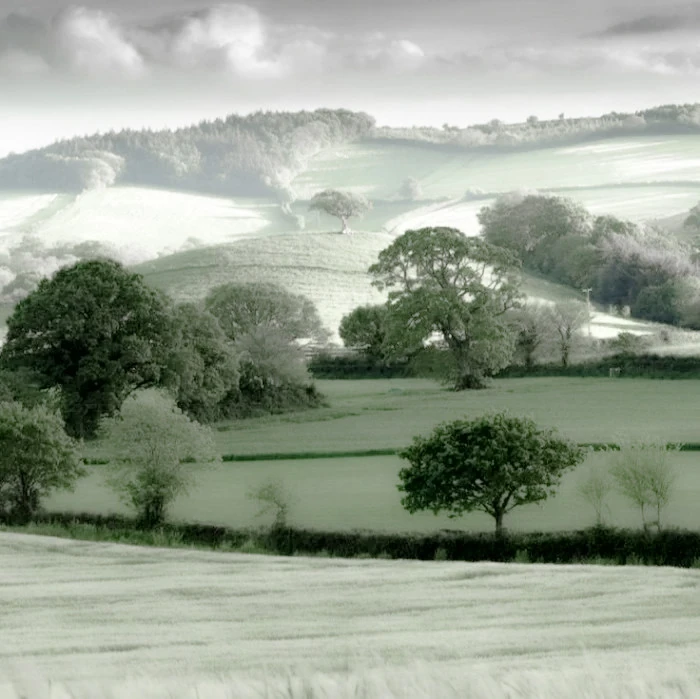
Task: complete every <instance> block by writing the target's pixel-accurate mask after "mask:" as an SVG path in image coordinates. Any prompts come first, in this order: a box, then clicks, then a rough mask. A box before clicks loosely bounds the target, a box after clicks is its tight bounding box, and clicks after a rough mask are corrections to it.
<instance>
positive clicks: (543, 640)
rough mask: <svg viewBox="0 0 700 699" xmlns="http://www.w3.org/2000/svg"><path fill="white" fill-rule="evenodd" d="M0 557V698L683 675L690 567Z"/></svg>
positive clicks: (546, 684) (82, 544) (625, 683)
mask: <svg viewBox="0 0 700 699" xmlns="http://www.w3.org/2000/svg"><path fill="white" fill-rule="evenodd" d="M0 564H1V566H2V570H3V585H2V586H0V609H1V610H2V618H3V634H2V636H1V637H0V697H4V696H16V694H20V693H21V692H22V691H23V690H24V696H28V697H31V698H32V699H34V698H35V697H39V696H48V694H47V693H46V681H47V680H50V681H51V682H52V685H53V691H54V694H53V695H52V696H55V697H58V696H68V697H75V698H77V697H87V696H90V697H99V696H107V691H108V690H111V689H114V691H115V692H118V693H115V694H112V695H111V696H119V697H126V696H149V697H160V696H163V697H165V696H175V697H183V699H184V697H186V696H187V697H188V698H189V697H192V696H193V695H194V690H193V689H192V690H189V688H191V687H194V686H198V691H199V693H200V694H199V696H207V697H218V696H221V697H224V696H232V697H233V696H235V697H251V699H252V698H253V697H260V698H261V699H262V697H265V696H267V697H270V696H275V697H290V699H291V698H296V697H299V698H301V697H329V696H333V697H355V698H359V697H367V698H368V699H369V698H370V697H386V698H387V699H389V698H390V697H407V698H408V697H428V696H430V697H434V696H440V697H446V698H447V699H449V698H450V697H484V698H485V697H489V699H493V698H494V697H519V696H522V697H525V696H527V697H543V698H544V697H555V696H556V697H559V696H577V697H610V699H613V698H615V699H618V698H621V697H623V696H624V697H637V696H638V697H652V696H664V697H673V696H678V697H682V696H695V694H693V691H694V690H696V689H697V688H699V687H700V677H698V675H697V667H696V665H695V660H696V658H697V656H698V652H700V596H698V594H697V590H698V586H699V585H700V572H698V571H697V570H681V569H671V568H642V567H624V568H623V567H605V566H580V565H572V566H555V565H528V566H524V565H519V564H498V563H461V562H448V561H445V562H419V561H380V560H351V559H324V558H317V557H302V556H298V557H293V558H283V557H277V556H251V555H245V554H239V553H219V552H204V551H195V550H189V549H165V548H148V549H147V548H143V547H138V546H130V545H121V544H104V543H99V542H90V541H70V540H66V539H57V538H52V537H43V536H31V537H29V536H26V535H22V534H13V533H8V532H0ZM49 572H50V575H47V573H49ZM582 599H585V600H586V604H585V605H582V604H581V600H582ZM635 665H643V668H644V669H643V670H641V671H640V670H638V669H637V668H634V666H635ZM555 668H556V670H555ZM42 680H43V681H44V685H43V686H42ZM3 683H4V684H3ZM176 685H177V688H176ZM266 685H267V694H266V693H265V692H266ZM10 686H12V687H13V688H15V689H16V690H17V692H16V694H15V695H13V694H10V693H9V690H8V687H10ZM59 686H62V687H64V688H65V690H66V693H64V694H59V689H58V688H59ZM186 688H187V689H188V691H189V693H186ZM41 690H43V692H44V694H40V691H41ZM98 691H99V692H100V693H98ZM102 691H104V693H102ZM167 691H172V692H174V693H173V694H170V695H168V694H167V693H166V692H167ZM572 691H573V694H572V693H571V692H572ZM3 692H4V694H3ZM128 692H131V694H129V693H128ZM178 692H179V693H178ZM226 692H228V694H227V693H226ZM273 692H274V693H273ZM634 692H636V693H634ZM674 692H675V693H674ZM683 692H685V694H683Z"/></svg>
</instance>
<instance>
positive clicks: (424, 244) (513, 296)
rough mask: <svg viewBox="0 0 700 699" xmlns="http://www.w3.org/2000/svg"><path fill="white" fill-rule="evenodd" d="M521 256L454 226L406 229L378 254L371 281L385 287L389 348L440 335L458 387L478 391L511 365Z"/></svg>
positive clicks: (448, 373)
mask: <svg viewBox="0 0 700 699" xmlns="http://www.w3.org/2000/svg"><path fill="white" fill-rule="evenodd" d="M518 267H519V264H518V261H517V259H516V258H515V256H514V255H513V254H512V253H510V252H509V251H507V250H504V249H502V248H498V247H495V246H493V245H490V244H489V243H487V242H486V241H484V240H482V239H481V238H470V237H467V236H465V235H464V234H463V233H462V232H461V231H458V230H457V229H455V228H443V227H439V228H421V229H420V230H409V231H406V232H405V233H404V234H403V235H401V236H399V237H398V238H396V240H394V242H393V243H392V244H391V245H390V246H389V247H387V248H385V249H384V250H382V251H381V252H380V253H379V260H378V262H377V263H376V264H374V265H372V266H371V267H370V268H369V274H370V275H371V276H372V277H374V281H373V282H372V285H373V286H375V287H377V288H378V289H379V290H380V291H381V290H383V289H384V288H387V289H389V300H388V305H387V308H388V309H389V322H388V332H387V341H386V346H388V347H390V348H392V351H393V352H399V351H401V348H413V347H416V346H417V345H421V344H423V343H425V342H427V341H428V340H429V339H430V338H431V336H432V335H433V334H434V333H438V334H439V335H440V336H441V337H442V341H443V342H444V344H445V346H446V347H447V350H448V353H447V356H448V357H449V360H450V363H449V365H448V366H447V367H446V368H445V374H446V378H447V380H449V381H451V382H452V385H453V387H454V389H455V390H463V389H466V388H483V387H484V386H485V385H486V383H485V381H486V377H487V376H488V375H490V374H492V373H494V372H496V371H498V370H499V369H502V368H505V367H506V366H508V364H509V363H510V360H511V358H512V355H513V351H514V348H515V331H514V330H513V328H512V325H511V324H510V323H509V320H508V317H507V316H506V313H507V312H508V311H509V310H510V309H512V308H516V307H518V306H519V305H520V301H519V299H520V297H521V294H520V291H519V279H518V276H517V271H518Z"/></svg>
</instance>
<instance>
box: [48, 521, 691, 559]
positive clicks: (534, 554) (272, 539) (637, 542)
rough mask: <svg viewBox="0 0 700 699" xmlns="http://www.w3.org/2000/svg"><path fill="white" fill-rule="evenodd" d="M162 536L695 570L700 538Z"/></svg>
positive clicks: (213, 532)
mask: <svg viewBox="0 0 700 699" xmlns="http://www.w3.org/2000/svg"><path fill="white" fill-rule="evenodd" d="M34 522H37V523H42V522H43V523H52V524H58V525H61V526H64V527H65V528H66V529H67V530H70V527H71V525H74V524H75V523H81V524H92V525H95V526H96V527H99V528H103V529H105V530H110V531H112V532H114V534H115V536H116V535H117V533H118V532H119V531H131V532H137V531H142V532H144V533H145V532H146V531H147V530H142V529H139V527H137V526H136V523H135V520H134V519H132V518H128V517H124V516H122V515H95V514H89V513H80V514H73V513H66V512H58V513H57V512H54V513H46V512H45V513H43V514H39V515H37V516H36V517H35V518H34ZM160 531H163V532H166V533H169V534H174V535H176V536H177V537H178V538H180V539H181V541H182V543H183V544H186V545H189V544H195V545H200V546H207V547H211V548H213V549H216V548H220V547H221V546H222V545H227V546H229V547H240V546H241V545H242V544H243V543H244V542H245V541H246V540H248V539H250V538H251V536H252V537H255V538H256V540H257V543H258V544H260V545H262V546H264V547H265V548H266V549H267V550H269V551H270V552H271V553H275V554H277V555H287V556H288V555H292V554H302V555H304V554H314V553H323V554H326V555H330V556H342V557H356V556H370V557H385V558H395V559H418V560H435V559H439V560H455V561H501V562H511V561H516V560H517V561H523V560H529V561H532V562H541V563H583V562H587V561H595V560H597V559H601V558H602V559H606V560H609V561H611V562H614V563H616V564H618V565H625V564H630V563H635V564H639V563H644V564H647V565H666V566H676V567H684V568H687V567H691V566H694V567H695V566H698V565H699V564H700V531H689V530H681V529H665V530H663V531H661V532H654V533H651V532H644V531H641V530H624V529H616V528H611V527H593V528H589V529H584V530H580V531H572V532H552V533H549V532H548V533H542V532H535V533H522V532H505V534H504V536H503V537H502V538H497V537H496V536H495V535H494V534H485V533H473V532H466V531H454V530H444V529H443V530H441V531H438V532H434V533H400V534H392V533H383V532H373V531H367V530H355V531H351V532H325V531H316V530H310V529H297V528H293V527H276V528H275V527H272V528H269V529H266V530H260V529H258V530H253V529H236V530H234V529H229V528H226V527H219V526H213V525H208V524H180V523H178V524H166V525H164V526H163V527H162V528H161V530H160Z"/></svg>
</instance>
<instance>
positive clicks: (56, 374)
mask: <svg viewBox="0 0 700 699" xmlns="http://www.w3.org/2000/svg"><path fill="white" fill-rule="evenodd" d="M171 324H172V320H171V315H170V311H169V303H168V301H167V299H166V297H165V296H164V295H163V294H162V293H160V292H158V291H156V290H154V289H151V288H150V287H148V286H147V285H146V284H145V283H144V281H143V279H142V277H141V276H140V275H138V274H131V273H129V272H127V271H126V270H125V269H124V267H122V265H120V264H119V263H117V262H114V261H112V260H90V261H83V262H78V263H76V264H74V265H72V266H70V267H64V268H62V269H60V270H59V271H58V272H56V273H55V274H54V275H53V277H52V278H51V279H43V280H42V281H41V282H40V283H39V286H38V287H37V289H36V290H35V291H34V292H32V293H31V294H30V295H29V296H28V297H27V298H25V299H23V300H22V301H20V302H19V303H18V304H17V305H16V306H15V309H14V311H13V313H12V315H11V316H10V317H9V318H8V320H7V326H8V333H7V338H6V342H5V344H4V346H3V347H2V350H1V351H0V363H1V364H2V365H3V366H4V367H6V368H9V369H15V368H19V367H25V368H27V369H29V370H31V371H33V372H35V374H36V375H37V376H39V377H41V381H42V388H50V387H54V386H55V387H59V388H60V389H61V397H62V411H63V416H64V419H65V421H66V429H67V431H68V433H69V434H71V435H72V436H76V437H92V436H94V434H95V430H96V429H97V425H98V422H99V419H100V418H101V417H102V416H108V415H112V414H114V413H115V412H116V411H118V410H119V408H120V406H121V404H122V402H123V401H124V399H125V398H126V397H127V396H128V395H129V393H130V392H131V391H133V390H134V389H135V388H138V387H142V386H147V385H152V384H154V383H156V382H157V381H158V379H159V377H160V373H161V370H162V368H163V366H164V364H165V356H166V353H167V350H168V348H169V345H170V330H171Z"/></svg>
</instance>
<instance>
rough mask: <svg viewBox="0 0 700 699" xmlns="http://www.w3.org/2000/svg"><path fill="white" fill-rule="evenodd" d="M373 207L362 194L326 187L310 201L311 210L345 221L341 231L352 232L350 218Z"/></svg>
mask: <svg viewBox="0 0 700 699" xmlns="http://www.w3.org/2000/svg"><path fill="white" fill-rule="evenodd" d="M371 208H372V204H371V203H370V202H369V201H368V200H367V199H366V198H365V197H364V196H362V195H361V194H353V193H351V192H339V191H337V190H335V189H325V190H323V191H322V192H318V193H317V194H315V195H314V196H313V198H312V199H311V202H310V203H309V210H310V211H322V212H323V213H325V214H328V215H330V216H335V217H336V218H339V219H340V220H341V221H342V223H343V230H342V231H341V233H351V232H352V231H351V230H350V228H349V226H348V220H349V219H351V218H354V217H355V216H361V215H362V214H364V213H365V212H367V211H369V210H370V209H371Z"/></svg>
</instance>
